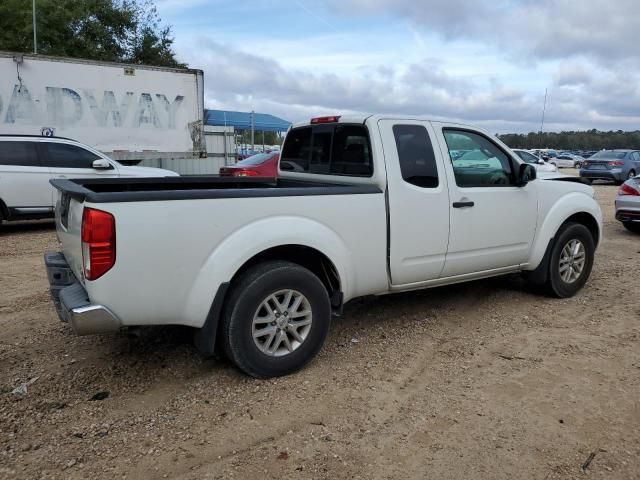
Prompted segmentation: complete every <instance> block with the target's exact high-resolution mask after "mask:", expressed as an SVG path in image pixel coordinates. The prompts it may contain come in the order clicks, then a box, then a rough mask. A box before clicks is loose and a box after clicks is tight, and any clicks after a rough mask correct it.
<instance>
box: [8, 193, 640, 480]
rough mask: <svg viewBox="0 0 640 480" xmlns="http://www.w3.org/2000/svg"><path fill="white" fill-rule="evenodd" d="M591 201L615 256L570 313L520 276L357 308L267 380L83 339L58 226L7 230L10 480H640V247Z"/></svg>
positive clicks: (169, 342) (176, 337)
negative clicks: (58, 266)
mask: <svg viewBox="0 0 640 480" xmlns="http://www.w3.org/2000/svg"><path fill="white" fill-rule="evenodd" d="M596 188H597V192H598V196H599V199H600V202H601V205H602V208H603V211H604V213H605V241H604V243H603V244H602V245H601V247H600V250H599V252H598V254H597V257H596V263H595V269H594V272H593V274H592V277H591V280H590V281H589V283H588V284H587V287H586V288H585V289H584V290H583V291H582V292H581V293H580V294H578V295H577V296H576V297H574V298H571V299H568V300H554V299H550V298H545V297H541V296H538V295H535V294H533V293H530V292H528V291H527V289H526V288H525V286H524V285H523V283H522V282H521V281H520V280H519V277H509V278H501V279H495V280H491V281H482V282H475V283H472V284H467V285H456V286H452V287H447V288H439V289H434V290H429V291H423V292H416V293H410V294H400V295H393V296H388V297H384V298H378V299H367V300H365V301H359V302H356V303H353V304H351V305H349V307H348V308H347V309H346V312H345V314H344V316H343V317H341V318H339V319H337V320H336V321H335V322H334V325H333V328H332V331H331V334H330V337H329V340H328V342H327V344H326V346H325V348H324V350H323V352H322V354H321V355H320V356H319V358H317V360H316V361H314V362H313V363H312V364H311V365H310V366H309V367H308V368H306V369H305V370H304V371H302V372H301V373H299V374H297V375H294V376H291V377H288V378H282V379H277V380H272V381H257V380H253V379H250V378H247V377H246V376H244V375H242V374H240V373H239V372H238V371H236V370H235V369H234V368H232V367H231V366H230V365H229V364H228V363H227V362H225V361H222V360H214V359H206V358H203V357H202V356H200V355H199V354H198V353H197V352H196V351H195V350H194V348H193V347H192V346H191V344H190V337H189V332H187V331H184V330H181V329H173V328H163V329H149V330H146V331H144V332H142V335H141V336H140V337H139V338H129V337H127V336H124V335H121V336H105V337H82V338H80V337H75V336H73V335H72V334H71V332H70V330H69V328H68V327H66V326H64V325H63V324H61V323H60V322H59V321H58V319H57V317H56V315H55V313H54V310H53V308H52V306H51V303H50V301H49V298H48V290H47V280H46V275H45V272H44V268H43V265H42V260H41V258H42V253H43V252H44V251H45V250H53V249H56V239H55V234H54V231H53V229H52V226H51V224H29V225H10V226H5V227H4V230H3V232H2V233H1V234H0V272H1V273H0V329H1V331H2V334H1V335H0V478H11V479H13V478H28V479H32V478H72V479H73V478H78V479H80V478H92V479H101V478H105V479H106V478H108V479H112V478H125V477H126V478H179V479H202V478H205V479H213V478H243V479H251V478H259V477H260V478H283V477H286V478H305V479H306V478H331V479H335V478H362V479H370V478H380V479H382V478H390V479H391V478H393V479H395V478H437V479H441V478H442V479H444V478H446V479H448V478H452V479H460V478H491V479H513V478H527V479H528V478H538V479H553V478H582V477H584V476H585V473H584V472H583V471H582V469H581V465H582V464H584V463H585V461H586V460H587V459H588V457H589V456H590V454H592V453H595V457H594V458H593V459H592V461H591V463H590V465H589V466H588V468H587V469H586V473H587V474H588V475H589V476H590V477H592V478H628V479H631V478H635V479H637V478H640V304H639V303H638V298H639V296H638V295H639V293H638V285H639V282H638V265H639V263H638V258H639V256H638V254H639V253H640V237H639V236H637V235H635V236H634V235H632V234H631V233H628V232H627V231H625V230H624V229H623V228H622V226H621V225H620V224H619V223H618V222H616V221H615V220H614V218H613V198H614V196H615V191H616V188H615V187H614V186H611V185H602V186H597V187H596ZM134 294H135V287H133V286H132V295H134ZM34 379H35V380H34ZM30 380H31V381H32V382H33V383H31V384H30V385H29V386H28V393H27V395H26V396H18V395H16V394H12V393H11V390H12V389H13V388H15V387H16V386H18V385H20V384H22V383H23V382H27V381H30ZM98 392H109V395H108V397H107V398H105V399H103V400H91V398H92V397H93V396H94V395H95V394H96V393H98Z"/></svg>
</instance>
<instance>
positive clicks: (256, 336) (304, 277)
mask: <svg viewBox="0 0 640 480" xmlns="http://www.w3.org/2000/svg"><path fill="white" fill-rule="evenodd" d="M330 321H331V305H330V302H329V295H328V293H327V289H326V288H325V286H324V285H323V283H322V282H321V281H320V279H319V278H318V277H316V276H315V275H314V274H313V273H312V272H310V271H309V270H307V269H306V268H304V267H301V266H300V265H297V264H295V263H291V262H284V261H269V262H265V263H262V264H259V265H256V266H255V267H253V268H251V269H250V270H248V271H247V272H246V273H244V274H243V275H242V277H241V278H239V279H238V281H237V282H235V285H234V286H233V287H232V291H231V294H230V297H229V301H228V302H227V303H226V307H225V309H224V314H223V318H222V341H223V345H224V350H225V352H226V354H227V356H228V357H229V359H230V360H231V361H232V362H233V363H234V364H235V365H236V366H237V367H238V368H240V369H241V370H242V371H244V372H245V373H247V374H249V375H251V376H253V377H257V378H270V377H278V376H282V375H288V374H290V373H293V372H296V371H297V370H300V369H301V368H302V367H304V366H305V365H306V364H307V363H309V362H310V361H311V360H312V359H313V358H314V357H315V356H316V354H317V353H318V351H319V350H320V349H321V348H322V345H323V344H324V341H325V339H326V336H327V332H328V331H329V324H330Z"/></svg>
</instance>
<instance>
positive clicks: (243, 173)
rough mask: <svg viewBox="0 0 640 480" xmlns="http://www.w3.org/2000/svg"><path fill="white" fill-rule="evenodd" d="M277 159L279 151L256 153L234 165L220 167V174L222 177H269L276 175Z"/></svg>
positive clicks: (278, 158)
mask: <svg viewBox="0 0 640 480" xmlns="http://www.w3.org/2000/svg"><path fill="white" fill-rule="evenodd" d="M278 160H280V152H271V153H258V154H257V155H252V156H251V157H247V158H245V159H244V160H241V161H239V162H238V163H236V164H235V165H231V166H229V167H222V168H221V169H220V175H221V176H223V177H270V178H274V177H277V176H278Z"/></svg>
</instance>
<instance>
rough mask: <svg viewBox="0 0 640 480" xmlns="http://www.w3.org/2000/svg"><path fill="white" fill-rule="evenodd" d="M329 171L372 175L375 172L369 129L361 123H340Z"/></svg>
mask: <svg viewBox="0 0 640 480" xmlns="http://www.w3.org/2000/svg"><path fill="white" fill-rule="evenodd" d="M329 173H331V174H337V175H352V176H358V177H370V176H371V175H372V174H373V165H372V162H371V147H370V145H369V135H367V129H366V128H365V127H362V126H359V125H338V126H337V127H336V128H335V132H334V134H333V152H332V158H331V168H330V171H329Z"/></svg>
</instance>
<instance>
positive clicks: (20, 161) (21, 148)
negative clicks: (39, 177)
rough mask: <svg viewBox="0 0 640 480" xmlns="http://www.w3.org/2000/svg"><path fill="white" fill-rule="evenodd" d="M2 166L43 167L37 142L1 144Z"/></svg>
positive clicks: (0, 159)
mask: <svg viewBox="0 0 640 480" xmlns="http://www.w3.org/2000/svg"><path fill="white" fill-rule="evenodd" d="M0 165H13V166H24V167H40V166H42V165H40V162H39V161H38V152H37V150H36V144H35V142H0Z"/></svg>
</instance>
